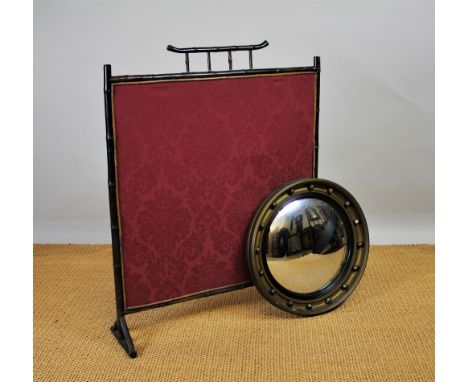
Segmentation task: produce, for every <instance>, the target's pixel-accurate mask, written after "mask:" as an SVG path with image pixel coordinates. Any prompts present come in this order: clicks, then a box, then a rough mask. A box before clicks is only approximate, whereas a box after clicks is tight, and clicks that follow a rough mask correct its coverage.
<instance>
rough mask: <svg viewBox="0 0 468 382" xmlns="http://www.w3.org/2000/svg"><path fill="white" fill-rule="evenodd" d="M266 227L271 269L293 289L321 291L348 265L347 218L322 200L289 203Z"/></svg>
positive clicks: (311, 199)
mask: <svg viewBox="0 0 468 382" xmlns="http://www.w3.org/2000/svg"><path fill="white" fill-rule="evenodd" d="M266 229H267V232H266V235H265V236H264V238H265V240H264V243H263V247H264V248H263V253H264V254H265V257H266V261H267V265H268V268H269V270H270V273H271V274H272V276H273V277H274V278H275V279H276V281H277V282H278V283H279V284H280V285H282V286H283V287H284V288H286V289H289V290H290V291H293V292H296V293H312V292H315V291H318V290H320V289H322V288H324V287H325V286H327V285H328V284H329V283H330V282H332V281H333V280H334V279H335V278H336V276H338V274H339V273H340V271H341V268H342V267H343V266H344V263H345V258H346V242H347V237H346V230H345V227H344V224H343V220H342V218H341V217H340V215H339V214H338V212H337V211H336V210H335V208H334V207H332V206H331V205H330V204H328V203H326V202H324V201H322V200H320V199H314V198H303V199H298V200H295V201H292V202H290V203H287V204H285V205H284V206H283V207H282V208H281V210H280V211H279V212H278V214H277V215H276V216H275V217H274V219H273V221H272V222H271V224H270V226H269V227H267V228H266Z"/></svg>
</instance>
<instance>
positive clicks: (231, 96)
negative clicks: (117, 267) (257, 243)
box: [113, 73, 316, 309]
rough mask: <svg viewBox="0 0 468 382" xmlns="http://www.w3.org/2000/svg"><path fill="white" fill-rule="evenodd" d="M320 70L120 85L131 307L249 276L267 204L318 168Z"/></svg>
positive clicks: (118, 122) (120, 167)
mask: <svg viewBox="0 0 468 382" xmlns="http://www.w3.org/2000/svg"><path fill="white" fill-rule="evenodd" d="M315 91H316V74H315V73H302V74H281V75H262V76H250V77H247V76H242V77H235V78H222V79H220V78H213V79H203V80H185V81H169V82H162V81H161V82H143V83H134V84H132V83H122V84H114V85H113V106H114V129H115V138H116V164H117V187H118V188H117V192H118V208H119V220H120V234H121V250H122V262H123V278H124V295H125V307H126V308H127V309H131V308H135V307H140V306H144V305H149V304H154V303H157V302H163V301H166V300H171V299H174V298H178V297H182V296H186V295H190V294H194V293H197V292H201V291H207V290H212V289H217V288H221V287H226V286H229V285H235V284H240V283H243V282H246V281H249V280H250V275H249V273H248V269H247V265H246V261H245V250H244V248H245V233H246V230H247V226H248V224H249V221H250V219H251V217H252V214H253V212H254V211H255V209H256V207H257V205H258V204H259V203H260V202H261V200H262V199H263V198H264V197H265V196H266V195H267V194H268V193H269V192H271V191H272V190H273V189H274V188H276V187H278V186H280V185H281V184H283V183H285V182H286V181H289V180H291V179H295V178H301V177H309V176H312V172H313V160H312V159H313V151H314V150H313V148H314V125H315V97H316V94H315Z"/></svg>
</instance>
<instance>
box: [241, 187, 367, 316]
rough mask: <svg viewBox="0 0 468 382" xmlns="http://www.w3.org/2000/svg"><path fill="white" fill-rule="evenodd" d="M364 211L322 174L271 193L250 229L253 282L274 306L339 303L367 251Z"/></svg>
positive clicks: (322, 307) (312, 308)
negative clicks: (316, 177)
mask: <svg viewBox="0 0 468 382" xmlns="http://www.w3.org/2000/svg"><path fill="white" fill-rule="evenodd" d="M368 241H369V238H368V230H367V224H366V221H365V217H364V214H363V213H362V210H361V208H360V207H359V205H358V203H357V202H356V200H355V199H354V198H353V197H352V195H351V194H350V193H349V192H348V191H346V190H345V189H344V188H342V187H341V186H339V185H337V184H335V183H333V182H330V181H327V180H323V179H299V180H296V181H293V182H289V183H287V184H286V185H284V186H283V187H281V188H280V189H278V190H275V191H274V192H273V193H272V194H270V195H269V196H268V197H267V198H266V199H265V200H264V201H263V203H262V204H261V205H260V206H259V207H258V209H257V211H256V213H255V215H254V217H253V219H252V222H251V225H250V229H249V237H248V243H247V249H248V251H247V255H248V265H249V269H250V272H251V275H252V279H253V281H254V284H255V286H256V287H257V289H258V290H259V291H260V293H261V294H262V295H263V296H264V297H265V298H266V299H267V300H268V301H269V302H271V303H272V304H274V305H275V306H277V307H279V308H281V309H283V310H287V311H289V312H291V313H296V314H301V315H314V314H319V313H323V312H326V311H328V310H331V309H333V308H334V307H336V306H338V305H339V304H341V303H342V302H343V301H344V300H345V299H346V298H347V297H348V296H349V294H350V293H351V291H352V290H353V289H354V288H355V287H356V285H357V284H358V282H359V280H360V278H361V276H362V273H363V271H364V268H365V265H366V263H367V254H368V248H369V245H368Z"/></svg>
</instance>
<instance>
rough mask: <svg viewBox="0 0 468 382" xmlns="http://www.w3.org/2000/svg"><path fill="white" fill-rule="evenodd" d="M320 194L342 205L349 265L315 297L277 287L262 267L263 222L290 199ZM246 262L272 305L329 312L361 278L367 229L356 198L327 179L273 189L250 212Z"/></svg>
mask: <svg viewBox="0 0 468 382" xmlns="http://www.w3.org/2000/svg"><path fill="white" fill-rule="evenodd" d="M314 194H315V195H319V196H320V198H321V199H323V200H325V201H327V200H329V201H331V202H332V203H333V204H335V205H339V206H340V207H341V208H342V212H343V216H346V218H347V220H348V222H347V223H348V224H349V226H350V227H351V233H352V237H351V238H349V239H348V243H349V244H348V251H349V261H350V266H349V267H346V268H345V269H344V270H343V271H342V272H341V273H340V274H339V275H338V276H337V278H336V279H340V280H342V281H341V282H340V283H339V284H338V285H334V287H333V288H331V289H329V290H328V291H327V292H326V293H325V294H321V295H320V296H318V297H308V296H307V295H302V296H298V295H297V293H294V292H290V291H289V292H288V290H285V289H282V288H277V287H276V286H275V284H276V281H275V280H274V279H273V277H272V276H271V274H270V272H269V271H268V270H267V269H265V265H264V261H263V259H262V258H263V255H262V253H261V243H262V238H263V232H264V228H265V226H266V222H268V220H269V219H270V217H271V216H272V215H273V214H274V213H275V211H277V210H278V209H279V208H280V207H282V206H283V205H284V204H285V203H287V202H289V201H290V200H291V199H297V198H298V197H299V198H300V197H306V196H310V195H314ZM246 253H247V264H248V267H249V271H250V274H251V277H252V280H253V282H254V285H255V287H256V288H257V290H258V291H259V292H260V294H261V295H262V296H263V297H264V298H265V299H266V300H267V301H268V302H269V303H271V304H272V305H273V306H275V307H277V308H279V309H282V310H284V311H286V312H289V313H292V314H297V315H301V316H315V315H318V314H322V313H326V312H329V311H331V310H333V309H335V308H337V307H338V306H339V305H341V304H342V303H343V302H344V301H345V300H346V299H347V298H348V297H349V296H350V295H351V293H352V292H353V291H354V289H355V288H356V287H357V285H358V284H359V281H360V280H361V278H362V275H363V273H364V270H365V268H366V265H367V258H368V254H369V231H368V227H367V222H366V218H365V216H364V213H363V212H362V209H361V207H360V206H359V204H358V202H357V201H356V199H355V198H354V197H353V196H352V195H351V194H350V193H349V192H348V191H347V190H346V189H344V188H343V187H342V186H340V185H338V184H336V183H334V182H331V181H329V180H326V179H318V178H301V179H296V180H293V181H290V182H288V183H286V184H284V185H283V186H281V187H279V188H277V189H276V190H274V191H273V192H272V193H271V194H270V195H268V196H267V197H266V198H265V199H264V200H263V202H262V203H261V204H260V205H259V206H258V208H257V210H256V212H255V213H254V215H253V218H252V220H251V223H250V226H249V229H248V237H247V251H246Z"/></svg>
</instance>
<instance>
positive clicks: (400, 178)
mask: <svg viewBox="0 0 468 382" xmlns="http://www.w3.org/2000/svg"><path fill="white" fill-rule="evenodd" d="M264 39H267V40H268V41H269V42H270V46H269V47H268V48H265V49H264V50H262V51H259V52H254V67H256V68H266V67H287V66H307V65H312V64H313V56H314V55H318V56H321V58H322V77H321V78H322V80H321V105H320V157H319V158H320V159H319V176H320V177H323V178H327V179H330V180H333V181H336V182H338V183H339V184H341V185H343V186H344V187H345V188H347V189H348V190H349V191H351V193H353V195H354V196H355V197H356V199H357V200H358V201H359V203H360V204H361V207H362V208H363V210H364V212H365V214H366V216H367V220H368V224H369V229H370V235H371V242H372V243H433V242H434V4H433V2H432V1H428V0H412V1H405V0H385V1H384V0H380V1H375V0H354V1H346V0H344V1H336V0H335V1H333V0H319V1H311V0H308V1H290V2H285V1H283V2H280V1H276V2H271V1H254V0H250V1H244V0H243V1H232V0H231V1H226V0H217V1H214V0H210V1H197V2H190V1H185V2H182V1H174V0H172V1H165V2H162V1H153V2H142V1H125V2H122V1H95V2H87V1H35V3H34V241H35V242H41V243H44V242H70V243H108V242H110V229H109V212H108V199H107V169H106V165H107V163H106V146H105V133H104V132H105V123H104V103H103V93H102V85H103V79H102V65H103V64H106V63H109V64H112V70H113V74H114V75H118V74H148V73H167V72H177V71H184V69H185V67H184V59H183V56H181V55H176V54H174V53H169V52H167V51H166V50H165V48H166V45H167V44H174V45H175V46H194V45H230V44H249V43H258V42H261V41H263V40H264ZM192 57H193V59H192V60H191V62H192V65H191V68H192V70H197V69H199V70H205V67H206V57H205V56H204V55H200V56H199V57H196V56H195V55H192ZM233 60H234V68H241V67H246V65H247V64H248V61H247V57H246V53H240V52H239V53H237V54H235V53H234V54H233ZM226 62H227V60H226V57H225V55H222V56H215V57H214V58H213V69H222V68H225V67H226V65H227V64H226Z"/></svg>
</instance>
